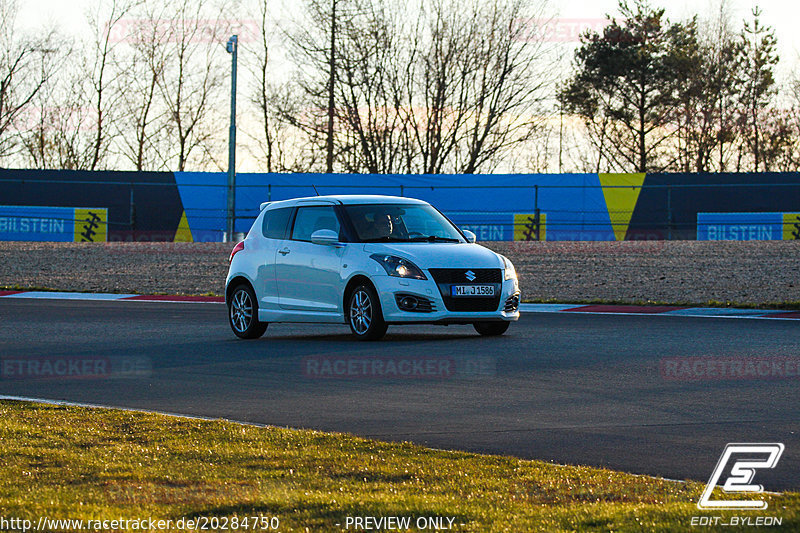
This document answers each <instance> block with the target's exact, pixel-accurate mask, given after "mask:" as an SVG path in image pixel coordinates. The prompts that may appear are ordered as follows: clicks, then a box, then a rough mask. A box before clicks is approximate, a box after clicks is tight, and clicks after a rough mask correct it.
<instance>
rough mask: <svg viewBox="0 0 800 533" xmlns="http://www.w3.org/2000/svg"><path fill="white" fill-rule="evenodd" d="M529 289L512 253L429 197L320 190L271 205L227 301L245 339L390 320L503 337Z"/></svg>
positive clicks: (242, 249) (244, 245)
mask: <svg viewBox="0 0 800 533" xmlns="http://www.w3.org/2000/svg"><path fill="white" fill-rule="evenodd" d="M519 294H520V293H519V284H518V283H517V274H516V272H515V271H514V266H513V265H512V264H511V262H510V261H509V260H508V259H506V258H505V257H504V256H502V255H499V254H496V253H494V252H492V251H491V250H489V249H487V248H484V247H483V246H480V245H478V244H475V234H473V233H472V232H469V231H461V230H459V228H457V227H456V226H455V225H453V223H452V222H450V220H448V219H447V217H445V216H444V215H443V214H441V213H440V212H439V211H438V210H436V209H435V208H434V207H432V206H431V205H429V204H427V203H426V202H423V201H421V200H415V199H411V198H400V197H393V196H318V197H312V198H297V199H294V200H284V201H280V202H267V203H264V204H262V205H261V213H260V214H259V215H258V218H257V219H256V221H255V223H254V224H253V227H252V228H251V229H250V232H249V233H248V234H247V238H245V240H244V241H242V242H240V243H238V244H237V245H236V246H235V247H234V249H233V251H232V252H231V257H230V269H229V271H228V278H227V281H226V289H225V301H226V303H227V305H228V319H229V322H230V325H231V328H232V329H233V332H234V333H235V334H236V335H237V336H238V337H241V338H243V339H255V338H258V337H260V336H261V335H263V334H264V331H265V330H266V329H267V324H269V323H270V322H326V323H345V322H346V323H347V324H349V325H350V329H351V330H352V332H353V334H354V335H355V336H356V337H357V338H359V339H363V340H375V339H379V338H381V337H382V336H383V335H384V334H385V333H386V328H387V327H388V326H389V325H390V324H421V323H435V324H472V325H474V327H475V329H476V330H477V331H478V333H480V334H481V335H501V334H503V333H504V332H505V331H506V330H507V329H508V325H509V323H510V322H512V321H515V320H517V319H518V318H519V310H518V307H519Z"/></svg>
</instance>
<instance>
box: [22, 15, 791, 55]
mask: <svg viewBox="0 0 800 533" xmlns="http://www.w3.org/2000/svg"><path fill="white" fill-rule="evenodd" d="M297 1H298V0H270V2H269V3H270V4H271V5H274V6H276V7H275V9H276V10H279V9H281V8H283V9H286V8H289V7H290V6H293V5H296V4H297ZM423 1H424V0H423ZM487 1H491V0H487ZM98 2H103V0H27V1H25V2H20V16H19V19H18V23H19V24H20V25H21V26H23V27H29V28H30V27H33V28H39V27H41V26H42V25H45V26H48V25H52V26H56V27H58V28H61V29H62V30H63V32H64V33H66V34H68V35H79V34H80V33H81V32H83V31H85V30H86V19H85V12H86V10H87V9H92V8H93V7H94V6H96V5H97V3H98ZM256 2H257V0H238V1H237V0H230V1H229V2H228V3H229V4H236V3H240V4H241V5H242V6H243V10H244V7H246V6H252V5H254V4H255V3H256ZM727 2H728V4H729V6H730V8H731V11H732V13H733V17H732V18H733V20H732V22H733V24H734V27H739V26H740V25H741V20H742V19H744V18H749V14H750V12H751V11H752V9H753V7H755V6H760V7H761V10H762V12H763V15H762V19H763V21H764V22H765V23H766V24H768V25H770V26H772V27H773V28H775V33H776V35H777V37H778V44H779V47H780V56H781V60H782V61H784V60H785V61H786V63H787V64H794V63H797V61H798V58H799V57H800V32H798V29H797V28H798V22H800V2H797V1H796V0H761V1H760V2H758V1H754V0H727ZM550 4H551V6H553V8H552V10H551V12H552V13H553V15H554V16H556V17H559V18H563V19H570V21H574V20H576V19H583V20H587V21H591V20H592V19H603V18H604V17H605V15H606V14H607V13H608V14H612V15H616V14H617V4H618V2H617V0H563V1H560V2H556V1H552V0H551V2H550ZM652 4H653V5H655V6H662V7H664V8H666V10H667V16H668V17H669V18H670V19H671V20H680V19H683V18H687V17H688V16H691V15H694V14H698V15H700V16H701V17H702V16H703V15H707V14H709V13H712V12H714V11H715V10H716V7H715V6H718V5H719V0H662V1H660V2H659V1H658V0H652ZM568 23H569V22H568Z"/></svg>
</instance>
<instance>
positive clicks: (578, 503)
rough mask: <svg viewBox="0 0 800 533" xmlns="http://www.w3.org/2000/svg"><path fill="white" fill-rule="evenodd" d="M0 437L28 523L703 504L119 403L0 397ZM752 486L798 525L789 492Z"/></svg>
mask: <svg viewBox="0 0 800 533" xmlns="http://www.w3.org/2000/svg"><path fill="white" fill-rule="evenodd" d="M0 443H2V448H3V450H2V457H0V464H1V465H2V469H0V510H2V513H1V514H2V515H3V516H5V517H18V518H27V519H30V520H33V521H34V523H36V521H37V520H38V519H39V518H40V517H41V516H47V517H49V518H64V519H66V518H69V519H84V520H89V519H93V520H97V519H119V518H123V519H125V518H127V519H137V518H154V519H157V518H163V519H172V520H179V519H181V518H184V517H190V518H191V517H211V516H215V517H229V518H230V517H234V516H236V517H238V518H239V519H242V518H244V517H246V516H253V515H262V516H270V517H278V519H279V521H280V528H279V530H280V531H342V530H344V525H345V524H346V518H347V517H348V516H351V517H352V516H374V517H378V516H384V517H386V516H403V517H412V519H413V520H416V519H417V517H421V516H425V517H431V516H442V517H451V518H454V519H455V520H454V526H453V530H454V531H576V530H577V531H608V530H614V531H642V530H648V531H675V530H686V529H690V520H691V517H692V516H695V515H702V514H703V513H702V512H699V511H698V510H697V508H696V506H695V503H694V502H696V501H697V498H698V497H699V495H700V493H701V491H702V484H700V483H696V482H689V483H681V482H675V481H667V480H663V479H655V478H650V477H644V476H634V475H631V474H625V473H621V472H615V471H611V470H603V469H596V468H588V467H579V466H558V465H552V464H550V463H545V462H540V461H526V460H520V459H514V458H510V457H497V456H483V455H476V454H469V453H462V452H449V451H438V450H430V449H426V448H422V447H420V446H416V445H412V444H408V443H402V444H390V443H382V442H376V441H372V440H366V439H361V438H356V437H352V436H348V435H342V434H328V433H320V432H315V431H297V430H287V429H280V428H259V427H252V426H244V425H240V424H236V423H231V422H223V421H202V420H193V419H185V418H175V417H166V416H162V415H154V414H146V413H134V412H127V411H119V410H107V409H86V408H77V407H62V406H51V405H41V404H29V403H22V402H11V401H2V402H0ZM765 499H766V500H767V501H768V502H769V511H768V513H767V514H771V515H777V516H779V517H781V519H782V521H783V527H784V528H788V529H790V530H795V531H796V530H800V494H797V493H784V494H781V495H775V494H772V495H767V496H765ZM713 514H715V515H723V516H728V515H731V513H716V512H715V513H713ZM741 514H743V512H741V511H740V512H739V515H741ZM749 514H750V515H754V514H756V513H754V512H750V513H749ZM337 523H338V524H342V525H341V526H337V525H336V524H337ZM725 529H726V531H731V530H734V531H735V530H737V529H736V528H725ZM351 530H352V528H351Z"/></svg>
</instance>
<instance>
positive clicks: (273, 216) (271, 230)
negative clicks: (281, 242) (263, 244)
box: [261, 207, 292, 239]
mask: <svg viewBox="0 0 800 533" xmlns="http://www.w3.org/2000/svg"><path fill="white" fill-rule="evenodd" d="M291 215H292V208H291V207H282V208H280V209H271V210H269V211H267V212H266V213H264V221H263V222H262V226H261V230H262V232H263V233H264V237H266V238H267V239H283V238H285V237H286V226H287V225H288V224H289V217H290V216H291Z"/></svg>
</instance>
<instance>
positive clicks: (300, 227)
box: [292, 205, 341, 241]
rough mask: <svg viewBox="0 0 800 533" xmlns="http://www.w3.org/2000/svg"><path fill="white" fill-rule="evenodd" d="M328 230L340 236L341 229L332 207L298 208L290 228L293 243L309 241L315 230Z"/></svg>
mask: <svg viewBox="0 0 800 533" xmlns="http://www.w3.org/2000/svg"><path fill="white" fill-rule="evenodd" d="M321 229H329V230H332V231H334V232H336V234H337V235H340V230H341V227H340V226H339V219H338V218H336V211H334V209H333V206H332V205H325V206H313V207H312V206H308V207H299V208H298V209H297V216H295V219H294V228H292V240H293V241H311V234H312V233H314V232H315V231H317V230H321Z"/></svg>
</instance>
